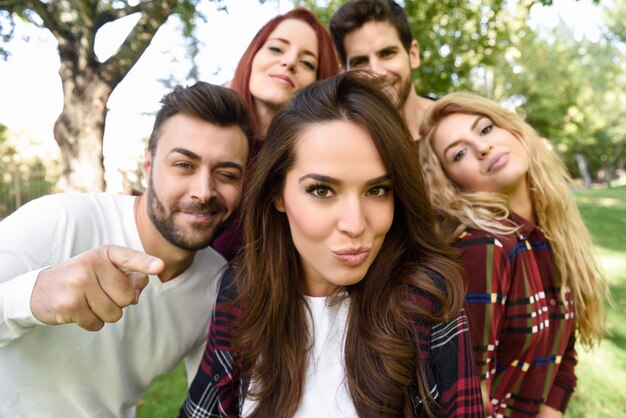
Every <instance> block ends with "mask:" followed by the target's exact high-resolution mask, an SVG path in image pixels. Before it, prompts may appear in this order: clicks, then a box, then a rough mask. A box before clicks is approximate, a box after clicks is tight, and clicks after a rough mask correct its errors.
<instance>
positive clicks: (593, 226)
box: [567, 186, 626, 418]
mask: <svg viewBox="0 0 626 418" xmlns="http://www.w3.org/2000/svg"><path fill="white" fill-rule="evenodd" d="M575 196H576V200H577V202H578V207H579V208H580V212H581V213H582V215H583V218H584V219H585V223H586V224H587V226H588V227H589V230H590V231H591V234H592V236H593V240H594V244H595V246H596V250H597V252H598V255H599V256H600V260H601V261H602V266H603V267H604V270H605V272H606V275H607V277H608V279H609V286H610V289H611V295H612V297H613V299H614V302H615V305H614V306H611V305H609V304H607V320H608V326H609V330H610V334H609V335H608V336H607V338H606V339H605V340H604V341H603V342H602V343H601V344H600V347H598V348H596V349H595V350H593V351H591V352H585V351H583V350H582V349H581V348H578V354H579V363H578V366H577V367H576V375H577V376H578V386H577V388H576V391H575V392H574V395H573V397H572V400H571V403H570V406H569V408H568V413H567V416H568V417H576V418H583V417H589V416H594V417H618V416H623V414H624V409H625V408H626V390H624V387H625V386H626V350H624V348H623V347H626V321H625V319H626V315H625V314H626V308H625V307H626V186H620V187H613V188H610V189H593V190H584V191H577V192H575Z"/></svg>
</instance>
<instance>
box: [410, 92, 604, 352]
mask: <svg viewBox="0 0 626 418" xmlns="http://www.w3.org/2000/svg"><path fill="white" fill-rule="evenodd" d="M455 113H464V114H469V115H481V116H485V117H487V118H489V119H491V121H492V122H493V123H494V124H495V125H496V126H498V127H500V128H503V129H506V130H507V131H509V132H510V133H512V134H513V135H514V136H515V137H516V138H517V139H518V140H519V141H520V142H521V143H522V145H523V147H524V148H525V149H526V151H527V152H528V155H529V157H530V161H531V164H530V169H529V171H528V174H527V180H528V184H529V188H530V195H531V200H532V206H533V210H534V213H535V216H536V219H537V224H538V226H539V227H540V228H541V229H542V231H543V232H544V234H545V236H546V238H547V239H548V241H549V242H550V246H551V248H552V255H553V259H554V261H555V264H556V268H557V271H558V273H559V276H560V278H561V285H562V289H565V288H566V287H569V288H570V290H571V291H572V294H573V296H574V302H575V304H576V328H577V330H578V335H579V340H580V342H581V343H582V345H583V346H584V347H585V348H591V347H593V346H594V345H595V344H597V343H598V342H599V341H600V340H601V339H602V337H603V335H604V333H605V331H606V325H605V315H604V299H605V298H608V297H609V294H608V286H607V282H606V277H605V275H604V273H603V271H602V269H601V267H600V263H599V260H598V258H597V256H596V254H595V251H594V248H593V243H592V240H591V236H590V234H589V231H588V229H587V227H586V226H585V224H584V222H583V220H582V217H581V215H580V212H579V211H578V208H577V206H576V203H575V201H574V199H573V196H572V194H571V192H570V188H571V186H572V179H571V177H570V176H569V174H568V173H567V170H566V168H565V165H564V164H563V162H562V161H561V159H560V158H559V157H558V155H557V154H556V153H555V152H554V151H552V149H551V148H550V147H549V145H548V143H547V140H546V139H544V138H542V137H540V136H539V134H537V132H536V131H535V130H534V129H533V128H532V127H531V126H530V125H529V124H528V123H526V122H525V121H524V120H523V118H522V117H520V116H519V115H518V114H516V113H514V112H511V111H509V110H507V109H505V108H503V107H502V106H501V105H499V104H498V103H496V102H494V101H492V100H489V99H486V98H484V97H480V96H477V95H475V94H471V93H462V92H458V93H452V94H449V95H447V96H445V97H443V98H441V99H439V100H437V101H436V102H435V103H434V104H433V105H432V106H431V108H430V109H429V110H428V111H427V112H426V114H425V116H424V120H423V122H422V125H421V127H420V137H421V140H420V141H418V147H419V158H420V162H421V165H422V169H423V172H424V182H425V183H426V187H427V188H428V190H429V195H430V197H431V200H432V202H433V206H434V207H435V210H436V211H437V215H438V218H439V228H440V229H441V231H442V232H443V233H444V234H445V236H448V237H449V239H450V240H451V241H455V240H456V239H458V237H459V236H460V234H461V233H462V232H463V231H464V230H465V229H466V228H474V229H479V230H484V231H488V232H491V233H494V234H509V233H514V232H515V231H516V230H517V229H518V227H517V226H516V225H512V224H511V223H510V222H508V221H507V217H508V215H509V210H508V207H507V199H506V196H503V195H499V194H495V193H487V192H465V191H462V190H460V188H459V187H458V186H457V185H456V184H455V183H454V182H453V181H452V180H450V178H448V177H447V175H446V173H445V171H444V169H443V167H442V165H441V163H440V161H439V159H438V158H437V155H436V154H435V151H434V149H433V146H432V143H433V141H434V139H435V136H436V133H437V128H438V126H439V124H440V123H441V121H442V120H443V119H445V118H446V117H447V116H449V115H451V114H455Z"/></svg>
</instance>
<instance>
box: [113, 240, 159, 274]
mask: <svg viewBox="0 0 626 418" xmlns="http://www.w3.org/2000/svg"><path fill="white" fill-rule="evenodd" d="M103 251H104V253H105V256H106V257H107V258H108V259H109V260H110V261H111V263H112V264H113V265H114V266H115V267H117V268H118V269H119V270H121V271H123V272H125V273H130V272H138V273H144V274H153V275H154V274H159V273H161V272H162V271H163V268H164V267H165V264H164V263H163V260H161V259H160V258H158V257H154V256H151V255H149V254H146V253H143V252H141V251H137V250H132V249H130V248H125V247H120V246H117V245H107V246H104V247H103Z"/></svg>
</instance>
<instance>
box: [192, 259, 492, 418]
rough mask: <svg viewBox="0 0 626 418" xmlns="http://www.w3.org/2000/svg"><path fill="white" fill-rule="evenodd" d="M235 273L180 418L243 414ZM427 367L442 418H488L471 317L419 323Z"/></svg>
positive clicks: (224, 287) (227, 280) (422, 299)
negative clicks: (234, 341)
mask: <svg viewBox="0 0 626 418" xmlns="http://www.w3.org/2000/svg"><path fill="white" fill-rule="evenodd" d="M231 284H232V272H231V271H230V270H229V271H227V272H226V273H225V275H224V277H223V278H222V281H221V284H220V290H219V293H218V299H217V302H216V305H215V311H214V313H213V318H212V322H211V329H210V331H209V337H208V341H207V346H206V350H205V353H204V356H203V358H202V363H201V365H200V368H199V369H198V373H197V375H196V377H195V379H194V381H193V383H192V384H191V387H190V388H189V393H188V396H187V400H186V401H185V403H184V404H183V406H182V408H181V409H180V417H189V418H199V417H238V416H239V415H240V411H241V403H242V400H241V399H240V394H241V392H242V391H241V389H242V382H241V370H240V367H239V366H238V364H237V359H236V357H235V356H234V354H233V353H232V351H231V338H232V335H231V332H230V329H231V325H232V324H233V323H235V322H236V320H237V318H238V316H239V315H240V314H241V311H240V310H238V309H236V308H233V307H232V305H230V304H228V302H229V301H231V300H233V298H234V297H235V291H234V286H231ZM416 303H420V304H422V305H423V306H426V307H429V308H431V309H436V308H437V305H436V303H435V302H434V301H433V300H432V299H430V298H427V297H426V296H423V295H421V294H417V295H416ZM416 327H417V330H418V333H419V336H420V337H419V343H420V350H421V360H422V364H424V365H425V371H426V373H425V374H426V376H427V380H428V385H429V388H430V390H431V393H432V394H433V395H434V397H435V399H436V401H437V402H438V403H439V405H441V406H442V407H443V408H444V410H445V411H443V412H440V413H439V414H438V415H437V416H439V417H483V416H484V415H483V406H482V400H481V394H480V382H479V379H478V376H477V375H476V374H475V371H474V365H473V361H472V354H471V345H470V341H469V331H468V326H467V317H466V316H465V313H464V312H463V311H461V313H460V314H459V316H458V317H457V318H456V319H454V320H453V321H451V322H449V323H444V324H435V323H430V322H426V321H419V322H418V323H417V324H416ZM413 393H415V394H416V396H415V398H414V399H413V405H414V409H415V416H421V415H423V414H422V413H421V412H420V411H421V406H420V405H421V403H422V401H421V399H419V398H418V396H417V393H418V392H417V390H416V389H415V390H414V391H413Z"/></svg>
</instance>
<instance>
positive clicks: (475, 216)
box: [418, 93, 606, 417]
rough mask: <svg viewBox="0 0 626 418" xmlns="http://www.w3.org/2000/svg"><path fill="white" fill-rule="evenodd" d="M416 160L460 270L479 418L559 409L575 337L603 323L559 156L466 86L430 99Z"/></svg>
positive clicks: (549, 413)
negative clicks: (478, 378) (476, 377)
mask: <svg viewBox="0 0 626 418" xmlns="http://www.w3.org/2000/svg"><path fill="white" fill-rule="evenodd" d="M420 135H421V138H422V140H421V141H419V145H418V147H419V150H420V160H421V164H422V167H423V170H424V177H425V182H426V184H427V187H428V189H429V193H430V196H431V199H432V201H433V204H434V207H435V209H436V211H437V213H438V215H439V218H440V223H439V227H440V228H441V230H442V232H443V233H444V234H446V236H448V237H450V238H451V239H452V240H454V242H455V244H456V246H457V248H458V249H459V250H460V252H461V255H462V260H463V263H464V266H465V269H466V281H467V285H468V290H467V292H468V293H467V296H466V310H467V312H468V316H469V317H470V331H471V335H472V342H473V344H474V357H475V361H476V365H477V369H478V371H479V374H480V376H481V380H482V389H483V399H484V402H485V405H484V406H485V410H486V413H487V415H488V416H507V417H515V416H524V417H527V416H541V417H558V416H562V414H563V413H564V412H565V409H566V407H567V404H568V401H569V398H570V395H571V394H572V392H573V390H574V387H575V385H576V376H575V374H574V367H575V365H576V351H575V347H574V343H575V339H578V341H579V342H580V343H582V345H583V346H585V347H591V346H593V345H594V344H595V343H597V342H598V341H599V340H600V339H601V338H602V335H603V332H604V330H605V325H604V312H603V297H604V296H605V295H606V281H605V278H604V276H603V273H602V272H601V269H600V267H599V263H598V260H597V258H596V256H595V255H594V252H593V246H592V242H591V238H590V236H589V232H588V230H587V228H586V227H585V225H584V223H583V221H582V218H581V216H580V213H579V211H578V209H577V207H576V205H575V203H574V201H573V199H572V196H571V194H570V191H569V187H570V181H571V178H570V177H569V175H568V174H567V172H566V170H565V167H564V165H563V163H562V162H561V161H560V159H559V158H558V156H557V155H556V154H555V153H554V152H553V151H552V150H551V149H549V148H548V147H547V146H546V145H545V140H543V139H542V138H541V137H540V136H539V135H538V134H537V133H536V132H535V130H534V129H533V128H532V127H531V126H530V125H528V124H527V123H526V122H524V121H523V120H522V118H520V117H519V116H518V115H517V114H515V113H513V112H510V111H508V110H506V109H504V108H503V107H501V106H500V105H499V104H497V103H495V102H493V101H491V100H488V99H485V98H482V97H479V96H476V95H472V94H468V93H453V94H450V95H448V96H445V97H443V98H442V99H440V100H438V101H437V102H436V103H434V104H433V106H432V107H431V108H430V109H429V111H428V112H427V113H426V115H425V119H424V121H423V123H422V125H421V128H420Z"/></svg>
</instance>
